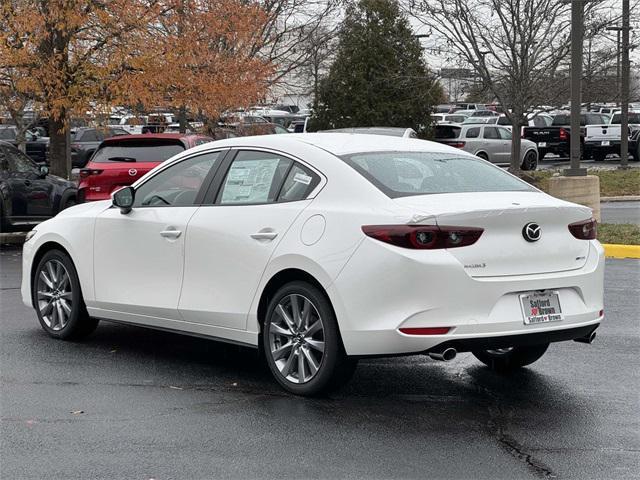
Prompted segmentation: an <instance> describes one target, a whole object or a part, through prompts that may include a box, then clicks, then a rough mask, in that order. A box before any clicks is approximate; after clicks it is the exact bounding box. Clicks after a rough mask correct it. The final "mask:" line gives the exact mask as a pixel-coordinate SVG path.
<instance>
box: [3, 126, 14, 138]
mask: <svg viewBox="0 0 640 480" xmlns="http://www.w3.org/2000/svg"><path fill="white" fill-rule="evenodd" d="M15 138H16V131H15V130H14V129H13V128H0V140H15Z"/></svg>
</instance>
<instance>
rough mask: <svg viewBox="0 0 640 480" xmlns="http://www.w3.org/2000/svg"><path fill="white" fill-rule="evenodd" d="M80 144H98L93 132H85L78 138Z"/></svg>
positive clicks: (96, 135)
mask: <svg viewBox="0 0 640 480" xmlns="http://www.w3.org/2000/svg"><path fill="white" fill-rule="evenodd" d="M79 141H80V142H98V141H99V140H98V134H97V132H96V131H95V130H85V131H84V132H83V134H82V136H81V137H80V140H79Z"/></svg>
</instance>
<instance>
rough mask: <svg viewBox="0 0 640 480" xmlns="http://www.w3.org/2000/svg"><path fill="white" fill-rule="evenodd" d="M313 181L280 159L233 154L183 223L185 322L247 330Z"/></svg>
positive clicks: (313, 176) (182, 308) (182, 302)
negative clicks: (206, 199)
mask: <svg viewBox="0 0 640 480" xmlns="http://www.w3.org/2000/svg"><path fill="white" fill-rule="evenodd" d="M319 180H320V179H319V177H318V176H317V175H316V174H315V173H313V172H311V171H310V170H309V169H308V168H306V167H304V166H302V165H301V164H299V163H297V162H294V161H293V160H291V159H289V158H287V157H284V156H282V155H277V154H274V153H268V152H259V151H240V152H238V153H237V155H236V157H235V158H234V159H233V162H232V163H231V166H230V168H229V170H228V172H227V174H226V176H225V177H224V179H223V181H222V184H221V187H220V189H219V190H220V191H219V193H217V195H215V197H216V198H215V199H212V202H211V204H210V205H204V206H202V207H201V208H200V209H199V210H198V211H197V212H196V213H195V215H194V216H193V218H192V219H191V221H190V222H189V232H188V235H187V240H186V242H187V243H186V246H185V272H184V282H183V288H182V295H181V297H180V307H179V308H180V313H181V314H182V317H183V318H184V320H186V321H188V322H194V323H201V324H207V325H211V326H217V327H225V328H233V329H238V330H245V329H246V321H247V315H248V313H249V308H250V306H251V303H252V300H253V298H254V295H255V293H256V289H257V287H258V284H259V282H260V279H261V277H262V274H263V272H264V270H265V268H266V266H267V263H268V262H269V259H270V258H271V255H272V254H273V252H274V250H275V249H276V247H277V245H278V244H279V242H280V241H281V240H282V239H283V238H284V237H285V236H286V234H287V231H288V230H289V227H290V226H291V224H292V223H293V221H294V220H295V219H296V217H297V216H298V215H300V214H301V213H302V211H303V210H304V209H305V207H306V206H307V205H308V204H309V203H310V202H311V201H312V200H307V197H308V195H309V194H310V193H311V191H312V190H313V189H314V188H315V186H316V185H317V184H318V182H319ZM213 193H215V192H213Z"/></svg>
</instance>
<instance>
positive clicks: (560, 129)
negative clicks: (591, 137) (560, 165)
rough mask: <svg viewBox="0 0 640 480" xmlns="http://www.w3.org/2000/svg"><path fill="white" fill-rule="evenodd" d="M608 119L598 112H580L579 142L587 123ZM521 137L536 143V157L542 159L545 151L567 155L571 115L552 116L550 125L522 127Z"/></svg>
mask: <svg viewBox="0 0 640 480" xmlns="http://www.w3.org/2000/svg"><path fill="white" fill-rule="evenodd" d="M608 121H609V117H608V116H607V115H604V114H600V113H581V114H580V143H581V144H582V142H583V141H584V135H585V129H586V127H587V126H588V125H599V124H603V123H606V122H608ZM522 138H525V139H527V140H531V141H532V142H535V143H536V144H537V145H538V158H539V159H540V160H542V159H543V158H544V156H545V155H546V154H547V153H555V154H557V155H560V156H561V157H568V156H569V151H570V145H571V115H569V114H564V113H562V114H558V115H555V116H554V117H553V122H552V123H551V126H550V127H524V129H523V131H522Z"/></svg>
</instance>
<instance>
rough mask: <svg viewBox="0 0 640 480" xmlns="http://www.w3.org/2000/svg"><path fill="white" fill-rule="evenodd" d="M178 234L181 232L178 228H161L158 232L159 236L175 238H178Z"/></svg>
mask: <svg viewBox="0 0 640 480" xmlns="http://www.w3.org/2000/svg"><path fill="white" fill-rule="evenodd" d="M180 235H182V232H181V231H180V230H171V229H169V230H163V231H161V232H160V236H161V237H164V238H173V239H176V238H178V237H179V236H180Z"/></svg>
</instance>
